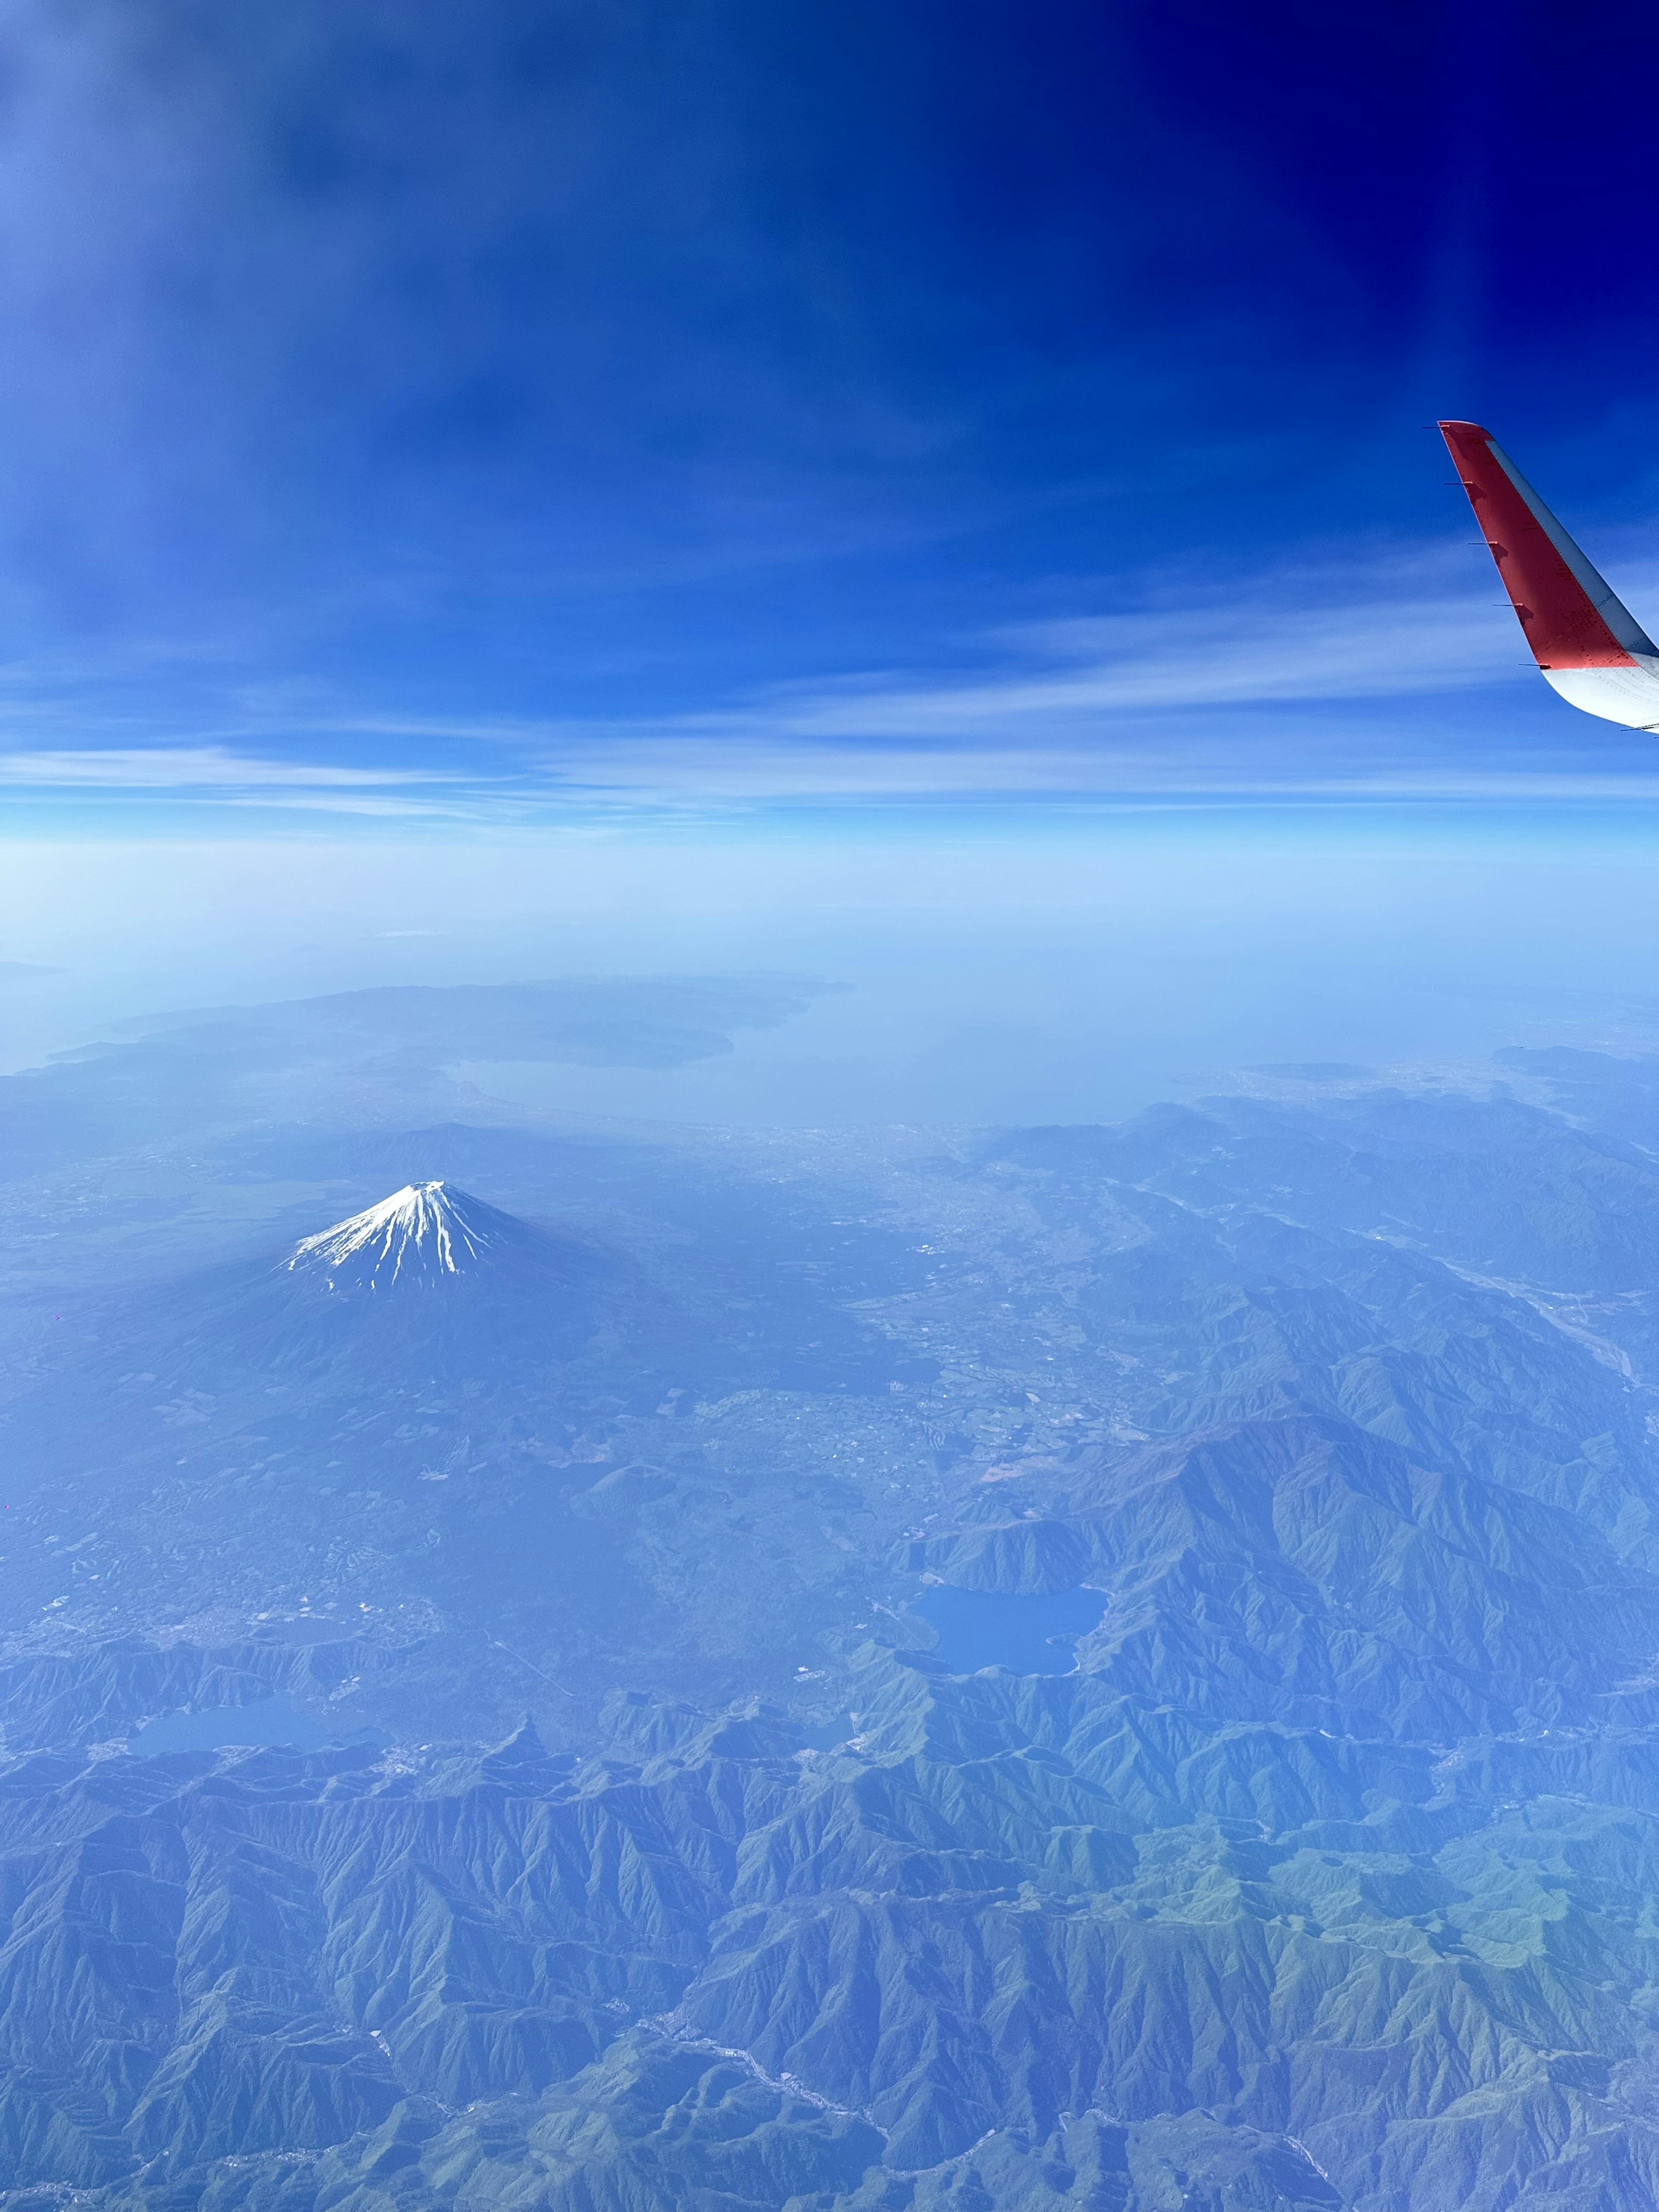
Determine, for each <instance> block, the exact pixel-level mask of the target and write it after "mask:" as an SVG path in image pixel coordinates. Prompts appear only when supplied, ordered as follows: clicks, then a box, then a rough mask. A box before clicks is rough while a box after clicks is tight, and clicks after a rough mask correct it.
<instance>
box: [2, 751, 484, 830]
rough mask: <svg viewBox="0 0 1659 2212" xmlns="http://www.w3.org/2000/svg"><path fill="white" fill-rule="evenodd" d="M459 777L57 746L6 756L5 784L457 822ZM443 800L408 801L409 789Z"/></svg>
mask: <svg viewBox="0 0 1659 2212" xmlns="http://www.w3.org/2000/svg"><path fill="white" fill-rule="evenodd" d="M454 781H455V779H454V778H453V777H452V776H450V775H448V774H447V773H446V772H445V771H443V770H435V769H419V768H396V769H370V768H357V767H351V766H346V765H343V764H340V763H331V762H322V761H300V760H270V759H262V758H258V757H252V756H249V755H245V754H241V753H237V752H233V751H231V750H228V748H226V747H224V746H222V745H167V744H156V745H142V746H140V745H88V746H83V747H76V746H64V745H59V746H53V747H50V748H39V749H35V750H19V751H15V752H9V753H0V785H3V786H5V787H9V788H10V789H11V790H12V791H13V792H14V793H19V794H21V793H39V794H40V795H41V796H42V797H44V798H51V797H52V796H53V795H54V794H60V793H82V794H85V793H92V792H99V793H105V794H106V795H108V796H110V797H112V798H121V797H126V798H128V799H139V798H149V799H158V798H159V799H167V800H171V801H173V802H175V803H179V804H183V805H186V806H188V805H191V804H192V803H195V804H198V805H200V804H205V805H214V806H221V807H223V806H228V807H264V808H269V807H271V806H276V807H280V808H281V809H283V811H297V812H301V813H324V814H341V815H348V816H349V815H358V816H365V817H374V816H380V817H408V818H410V819H411V820H415V819H419V818H421V817H430V818H434V819H453V817H454V815H455V813H456V812H457V811H471V809H462V810H457V808H456V807H454V806H453V805H451V804H448V803H447V793H446V792H445V787H447V786H449V785H451V784H452V783H453V782H454ZM411 785H412V786H416V787H424V788H425V789H427V790H428V791H429V790H431V789H432V787H437V792H438V794H439V795H437V796H431V797H428V796H421V797H409V796H405V795H404V787H407V786H411Z"/></svg>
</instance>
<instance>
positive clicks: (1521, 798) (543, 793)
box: [0, 545, 1652, 823]
mask: <svg viewBox="0 0 1659 2212" xmlns="http://www.w3.org/2000/svg"><path fill="white" fill-rule="evenodd" d="M1467 554H1468V548H1465V547H1462V546H1450V545H1447V546H1433V547H1429V548H1425V549H1421V550H1413V551H1408V552H1406V553H1400V554H1395V555H1393V556H1388V557H1386V558H1383V559H1380V560H1376V561H1373V562H1371V563H1370V564H1369V565H1354V566H1351V568H1350V570H1349V573H1348V574H1347V575H1346V579H1345V582H1346V592H1344V594H1343V596H1341V597H1340V599H1336V598H1332V597H1331V596H1330V586H1329V584H1328V581H1327V580H1325V579H1324V578H1322V576H1321V575H1320V574H1319V573H1318V572H1317V571H1316V569H1315V568H1311V567H1309V566H1303V567H1299V568H1295V569H1285V570H1283V571H1280V572H1278V573H1277V574H1269V575H1266V576H1262V577H1260V578H1257V579H1255V580H1252V581H1251V583H1250V584H1249V586H1247V588H1245V589H1244V590H1243V591H1237V590H1235V591H1233V592H1231V593H1229V592H1223V591H1221V590H1219V589H1217V588H1214V587H1202V586H1200V587H1196V588H1193V589H1190V590H1189V591H1188V592H1186V593H1185V594H1184V595H1182V599H1181V600H1180V602H1179V603H1178V604H1172V603H1170V599H1169V598H1168V596H1167V595H1166V599H1165V603H1164V604H1163V605H1153V606H1150V607H1148V606H1142V607H1140V608H1139V609H1136V610H1134V611H1124V612H1121V613H1107V614H1100V615H1094V616H1089V617H1080V618H1072V619H1067V620H1063V621H1049V622H1037V623H1022V624H1018V625H1012V626H1008V627H1005V628H1003V629H1000V630H997V631H995V632H994V633H992V634H990V635H986V636H984V637H982V638H981V639H979V640H977V641H973V643H972V647H971V650H970V651H964V653H963V655H962V660H961V663H959V665H957V667H956V668H954V669H951V668H948V667H947V668H945V669H943V670H937V669H936V670H934V671H916V672H906V671H885V672H880V673H873V674H867V675H865V676H862V677H841V678H834V679H830V680H827V681H823V682H820V683H817V684H813V683H811V682H798V683H793V684H787V685H781V686H774V687H772V688H770V689H769V690H767V691H765V692H763V693H757V694H753V695H751V696H750V697H749V698H747V699H745V700H739V701H738V702H735V703H733V704H732V705H731V706H729V707H724V708H698V709H696V710H692V711H686V712H680V713H668V714H656V715H638V714H632V715H630V714H619V715H617V716H614V717H610V718H606V719H605V720H581V721H573V720H559V719H556V718H552V717H547V718H542V717H533V718H532V717H522V716H508V717H502V716H496V717H479V718H477V719H473V718H466V719H459V718H457V719H435V718H425V717H410V716H404V715H399V714H396V713H395V712H382V711H374V710H371V711H368V712H362V711H353V712H347V713H343V714H340V715H339V716H337V717H335V718H330V719H328V720H320V719H319V720H312V719H311V718H310V717H307V721H306V723H305V724H304V725H303V726H301V727H295V726H293V725H292V724H289V725H288V726H286V727H283V728H282V729H280V730H278V729H275V728H266V729H264V730H262V731H261V732H258V733H257V734H255V733H252V732H250V733H249V735H248V737H247V738H246V741H245V742H246V750H234V749H233V747H232V746H230V745H228V744H224V743H214V744H204V743H199V742H198V743H196V744H173V745H167V744H155V745H152V746H145V747H137V746H125V747H107V746H104V747H88V748H85V749H76V748H73V747H69V746H62V745H59V746H56V747H53V748H52V749H49V750H47V749H37V750H22V751H17V752H14V753H11V754H9V755H6V756H0V780H3V781H4V782H5V783H6V784H7V785H9V786H10V787H12V788H13V789H14V790H17V789H21V788H28V787H33V788H34V789H37V790H40V791H41V792H43V793H50V792H52V791H65V792H67V791H75V790H80V791H87V790H90V789H97V790H100V791H102V792H105V793H110V794H112V795H114V794H118V793H128V794H131V795H133V796H143V795H148V796H149V798H151V799H173V800H174V801H176V802H178V803H179V804H181V805H186V806H188V805H219V806H227V807H234V808H248V807H261V808H270V807H273V806H274V807H280V808H286V809H291V810H293V811H296V812H301V813H307V814H311V815H313V816H314V815H317V814H337V815H344V816H352V815H356V816H382V817H408V818H409V819H410V820H411V821H416V820H418V819H420V818H422V817H431V818H433V819H435V820H447V821H458V820H471V821H474V822H479V823H489V822H492V821H493V822H498V823H509V822H515V821H516V822H524V821H527V820H533V819H536V818H544V817H546V816H547V815H549V814H550V813H560V812H563V813H569V812H574V811H581V810H582V809H584V808H592V809H595V810H597V811H600V812H603V813H612V814H614V813H626V812H628V811H642V810H649V809H651V808H653V807H660V808H665V809H669V810H671V811H677V812H678V811H686V810H695V809H697V808H706V809H709V810H714V811H720V810H731V809H743V808H745V807H767V806H779V805H782V806H787V805H808V806H812V805H825V804H836V803H842V804H848V803H858V802H860V801H863V802H866V803H868V804H872V805H879V804H881V803H882V802H884V801H889V802H895V801H912V802H916V803H928V802H932V803H936V804H939V803H948V802H950V801H951V800H952V799H962V800H964V801H969V802H972V801H975V800H980V799H991V798H996V799H1013V800H1017V799H1021V798H1025V799H1030V800H1032V801H1035V802H1042V801H1044V800H1048V799H1055V798H1063V797H1068V796H1069V797H1093V798H1097V799H1103V800H1110V799H1113V798H1115V797H1121V798H1125V799H1147V798H1151V797H1155V796H1158V795H1160V794H1162V795H1167V796H1168V797H1170V798H1171V799H1178V800H1182V801H1191V800H1194V799H1203V798H1205V797H1206V796H1207V797H1213V798H1217V799H1229V800H1242V799H1249V798H1251V797H1252V796H1255V797H1261V798H1263V799H1273V798H1276V797H1290V796H1299V797H1304V798H1310V799H1350V800H1352V801H1354V802H1357V803H1363V802H1364V801H1365V800H1367V799H1376V800H1386V801H1390V802H1395V803H1397V802H1399V801H1400V800H1401V799H1412V798H1418V799H1424V800H1425V801H1428V800H1448V799H1452V800H1468V799H1482V798H1486V799H1507V800H1513V801H1516V802H1522V803H1524V802H1527V801H1529V800H1545V799H1563V798H1571V797H1600V798H1605V799H1632V798H1643V799H1645V798H1648V797H1650V796H1651V795H1652V793H1651V792H1650V784H1649V781H1648V779H1647V778H1645V777H1644V775H1642V774H1641V772H1640V768H1639V767H1638V763H1636V761H1635V760H1634V758H1633V757H1632V753H1631V750H1630V748H1629V746H1628V745H1627V744H1620V743H1618V742H1617V741H1616V740H1613V739H1610V738H1609V737H1608V733H1607V732H1603V731H1602V730H1601V728H1600V726H1597V725H1594V724H1591V723H1589V722H1586V721H1585V720H1584V719H1583V718H1582V717H1577V716H1572V715H1571V714H1569V713H1568V712H1567V710H1565V709H1562V710H1560V714H1559V719H1551V716H1552V714H1553V708H1550V707H1548V706H1546V705H1545V702H1543V701H1542V697H1541V693H1538V692H1537V691H1536V690H1535V686H1536V679H1535V678H1532V677H1531V676H1530V667H1529V663H1528V661H1527V659H1526V656H1525V653H1524V650H1523V648H1522V646H1521V644H1520V642H1519V641H1518V639H1517V638H1516V635H1515V632H1514V628H1513V618H1512V617H1511V616H1510V613H1509V611H1508V609H1507V607H1506V606H1500V605H1497V604H1496V603H1495V598H1494V594H1493V593H1492V591H1491V589H1490V588H1489V587H1487V588H1485V589H1479V588H1476V587H1474V586H1472V585H1471V583H1470V581H1469V580H1468V568H1469V566H1470V563H1469V562H1468V558H1467V557H1466V556H1467ZM1477 574H1478V572H1477ZM1480 582H1481V583H1482V584H1483V585H1484V582H1485V580H1484V579H1480ZM1632 597H1634V598H1637V599H1638V604H1639V602H1640V597H1641V594H1640V593H1639V592H1636V591H1634V590H1633V591H1632ZM1529 685H1530V686H1531V687H1533V689H1532V690H1528V686H1529ZM1482 692H1485V693H1486V694H1487V695H1488V696H1486V698H1485V699H1484V700H1482V699H1480V697H1479V696H1478V695H1480V693H1482ZM1523 696H1529V697H1531V698H1532V700H1533V703H1534V706H1535V707H1542V708H1543V709H1544V714H1545V720H1544V721H1543V723H1542V725H1541V730H1542V734H1541V735H1539V734H1536V733H1535V734H1534V736H1533V738H1531V740H1530V742H1528V741H1526V740H1524V739H1520V738H1516V737H1515V736H1514V735H1513V734H1512V732H1510V731H1509V730H1508V728H1507V725H1508V724H1509V723H1510V722H1511V721H1512V720H1514V716H1513V713H1512V709H1513V706H1514V703H1515V702H1516V700H1517V699H1518V698H1521V697H1523ZM1412 698H1415V699H1417V700H1418V701H1420V702H1427V701H1428V700H1430V699H1433V700H1434V701H1435V707H1434V709H1433V713H1432V716H1431V719H1430V720H1425V716H1424V714H1423V712H1422V711H1421V710H1420V709H1419V708H1413V710H1412V711H1411V713H1410V714H1407V715H1405V716H1401V714H1399V712H1398V704H1397V702H1403V701H1405V700H1407V699H1412ZM1368 702H1369V703H1368ZM1389 702H1396V703H1395V705H1392V706H1391V705H1390V703H1389ZM1494 705H1495V706H1496V708H1497V709H1498V715H1499V718H1500V719H1501V720H1502V721H1503V722H1504V725H1505V728H1504V731H1503V732H1502V733H1501V735H1500V738H1499V740H1498V742H1494V740H1493V738H1492V731H1491V728H1490V724H1491V722H1492V708H1493V707H1494ZM1321 708H1322V709H1324V710H1325V711H1323V712H1319V711H1315V710H1318V709H1321ZM371 736H372V737H373V738H374V739H375V740H376V741H377V744H380V745H386V744H388V743H389V744H394V745H395V744H397V743H398V741H399V740H401V741H402V750H403V752H404V764H400V763H395V762H394V763H392V764H389V765H386V766H380V767H365V766H363V765H361V764H359V763H349V762H342V761H339V760H328V759H325V758H315V757H313V758H312V759H309V760H303V759H298V758H295V757H294V752H295V748H296V746H297V745H298V744H300V743H301V742H303V743H304V744H306V746H307V749H308V750H310V751H311V752H312V753H313V755H316V754H323V753H326V752H327V751H328V750H329V749H330V748H331V746H336V747H337V746H338V745H339V744H341V743H342V741H343V740H345V739H347V738H356V739H357V740H361V739H362V738H364V737H371ZM446 746H448V747H451V748H453V751H451V752H450V753H449V754H448V755H447V756H446V754H445V750H444V749H445V747H446ZM481 747H482V752H481ZM279 750H280V751H281V752H282V753H283V755H284V756H285V757H272V756H274V755H275V754H276V753H277V752H278V751H279ZM410 756H416V757H417V759H416V758H411V757H410Z"/></svg>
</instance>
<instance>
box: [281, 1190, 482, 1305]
mask: <svg viewBox="0 0 1659 2212" xmlns="http://www.w3.org/2000/svg"><path fill="white" fill-rule="evenodd" d="M523 1237H524V1231H522V1229H521V1228H520V1225H519V1224H518V1223H517V1222H516V1221H514V1220H513V1218H512V1217H511V1215H509V1214H506V1213H498V1212H496V1210H495V1207H494V1206H486V1205H484V1204H483V1200H480V1199H476V1198H472V1197H471V1196H469V1195H468V1194H466V1193H465V1192H464V1191H452V1190H450V1189H449V1188H447V1185H446V1184H444V1183H442V1182H423V1183H405V1184H404V1187H403V1188H402V1189H401V1190H394V1191H393V1192H392V1195H391V1197H390V1198H383V1199H382V1200H380V1204H379V1205H378V1206H365V1208H364V1209H363V1211H362V1212H361V1213H354V1214H353V1215H352V1216H351V1217H350V1218H349V1220H346V1221H337V1222H336V1223H335V1225H334V1226H333V1227H332V1228H331V1229H325V1230H323V1231H320V1232H319V1234H318V1235H317V1236H315V1237H301V1240H300V1242H299V1243H297V1244H296V1245H295V1248H294V1253H293V1256H292V1257H291V1258H290V1259H289V1262H288V1269H289V1273H290V1274H298V1275H301V1276H302V1277H309V1278H311V1279H317V1278H319V1277H320V1278H321V1279H322V1280H323V1281H324V1282H325V1284H326V1285H327V1287H328V1289H329V1290H330V1291H332V1292H334V1293H336V1294H337V1295H344V1296H349V1295H350V1294H352V1293H353V1292H354V1291H375V1292H379V1291H386V1292H392V1291H396V1290H397V1289H398V1285H413V1284H417V1283H418V1284H420V1285H422V1287H424V1288H427V1289H435V1288H441V1287H442V1286H443V1283H444V1278H445V1277H446V1276H447V1275H471V1274H477V1273H479V1272H480V1271H481V1270H482V1269H483V1267H487V1266H488V1265H489V1259H490V1257H491V1248H492V1247H495V1248H497V1249H501V1248H506V1249H511V1248H512V1247H513V1244H514V1243H521V1242H522V1241H523Z"/></svg>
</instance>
